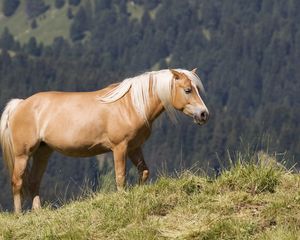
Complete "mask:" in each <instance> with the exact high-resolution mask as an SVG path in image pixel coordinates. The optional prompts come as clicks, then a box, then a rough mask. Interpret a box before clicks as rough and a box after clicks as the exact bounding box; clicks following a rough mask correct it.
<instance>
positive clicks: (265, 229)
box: [0, 153, 300, 239]
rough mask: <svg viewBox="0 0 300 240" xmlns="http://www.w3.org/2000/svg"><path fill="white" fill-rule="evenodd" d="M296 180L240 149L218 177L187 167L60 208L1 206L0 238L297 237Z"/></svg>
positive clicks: (299, 180)
mask: <svg viewBox="0 0 300 240" xmlns="http://www.w3.org/2000/svg"><path fill="white" fill-rule="evenodd" d="M107 182H110V181H107ZM299 186H300V177H299V175H298V174H295V173H291V172H290V171H287V170H286V169H285V168H284V167H283V166H282V165H280V164H278V163H277V162H276V161H275V159H274V158H272V157H270V156H268V155H266V154H261V153H260V154H255V155H254V156H253V157H252V158H251V160H247V161H244V157H243V156H241V155H240V156H238V158H237V161H236V162H235V163H234V164H232V166H231V167H230V168H229V169H227V170H225V171H223V172H222V174H221V176H220V177H219V178H217V179H212V178H209V177H207V176H198V175H195V174H193V173H191V172H188V171H187V172H184V173H182V174H180V175H178V176H177V177H173V178H171V177H168V176H161V177H160V178H159V179H158V180H157V181H156V182H155V183H153V184H149V185H145V186H135V187H129V189H128V190H126V191H124V192H114V191H111V190H105V191H103V190H102V191H101V190H100V191H99V192H97V193H91V194H90V195H89V196H88V197H85V198H84V199H81V200H77V201H73V202H70V203H66V204H65V205H64V206H63V207H61V208H59V209H56V210H53V209H51V206H48V207H45V208H43V209H42V210H40V211H37V212H26V213H24V214H22V215H14V214H11V213H1V214H0V239H299V236H300V188H299ZM105 189H110V188H109V187H106V188H105Z"/></svg>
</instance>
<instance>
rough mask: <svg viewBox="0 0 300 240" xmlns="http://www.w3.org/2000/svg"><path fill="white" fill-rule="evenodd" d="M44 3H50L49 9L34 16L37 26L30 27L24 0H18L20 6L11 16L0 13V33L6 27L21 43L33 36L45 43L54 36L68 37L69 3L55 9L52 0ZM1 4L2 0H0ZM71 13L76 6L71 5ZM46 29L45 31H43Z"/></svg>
mask: <svg viewBox="0 0 300 240" xmlns="http://www.w3.org/2000/svg"><path fill="white" fill-rule="evenodd" d="M45 3H47V4H49V5H50V9H49V10H48V11H47V12H46V13H44V14H42V15H41V16H39V17H37V18H36V21H37V28H35V29H32V28H31V20H29V19H28V17H27V16H26V12H25V1H20V6H19V7H18V9H17V11H16V12H15V13H14V15H13V16H11V17H5V16H3V14H2V13H0V35H1V33H2V32H3V30H4V28H5V27H7V28H8V29H9V31H10V32H11V33H12V34H13V35H14V37H15V38H16V40H18V41H20V42H21V43H22V44H24V43H26V42H28V40H29V39H30V38H31V37H35V38H36V39H37V41H38V42H39V43H41V42H42V43H43V44H45V45H50V44H52V42H53V40H54V38H55V37H58V36H61V37H64V38H65V39H69V29H70V25H71V20H70V19H68V17H67V9H68V8H69V5H68V4H67V3H66V4H65V5H64V7H63V8H61V9H56V8H55V7H54V1H50V0H47V1H45ZM0 6H2V0H0ZM71 8H72V9H73V13H74V14H75V13H76V10H77V9H78V7H73V6H72V7H71ZM45 29H46V31H45Z"/></svg>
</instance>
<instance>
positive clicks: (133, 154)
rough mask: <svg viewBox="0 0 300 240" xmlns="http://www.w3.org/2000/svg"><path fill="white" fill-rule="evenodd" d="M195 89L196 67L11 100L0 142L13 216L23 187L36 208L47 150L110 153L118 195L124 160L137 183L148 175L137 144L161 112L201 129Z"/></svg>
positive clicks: (204, 116)
mask: <svg viewBox="0 0 300 240" xmlns="http://www.w3.org/2000/svg"><path fill="white" fill-rule="evenodd" d="M202 91H204V88H203V85H202V82H201V80H200V78H199V77H198V75H197V74H196V69H194V70H192V71H189V70H185V69H164V70H159V71H151V72H146V73H144V74H141V75H138V76H136V77H132V78H127V79H125V80H123V81H122V82H120V83H115V84H112V85H110V86H108V87H106V88H104V89H101V90H97V91H92V92H53V91H52V92H39V93H36V94H34V95H32V96H30V97H28V98H27V99H12V100H10V101H9V102H8V103H7V105H6V107H5V109H4V111H3V114H2V116H1V122H0V141H1V145H2V153H3V155H2V156H3V158H4V161H5V163H6V165H7V168H8V170H9V173H10V177H11V185H12V193H13V201H14V210H15V212H16V213H20V212H21V211H22V204H21V203H22V202H21V200H22V196H23V194H22V192H23V189H25V188H27V189H28V191H29V193H30V195H31V200H32V209H33V210H35V209H39V208H40V207H41V201H40V194H39V189H40V183H41V180H42V176H43V174H44V172H45V170H46V167H47V162H48V159H49V157H50V155H51V153H52V152H53V151H58V152H60V153H62V154H64V155H67V156H71V157H90V156H95V155H98V154H102V153H106V152H109V151H112V152H113V158H114V170H115V181H116V185H117V190H123V189H124V187H125V174H126V158H127V157H129V158H130V160H131V161H132V163H133V164H134V165H135V166H136V167H137V170H138V174H139V182H140V183H141V184H143V183H144V182H145V181H146V180H147V179H148V176H149V169H148V167H147V165H146V163H145V160H144V156H143V152H142V145H143V144H144V142H145V141H146V140H147V139H148V138H149V136H150V134H151V129H152V123H153V121H154V120H155V119H156V118H157V117H158V116H159V115H160V114H161V113H162V112H163V111H166V112H167V114H168V115H169V116H170V118H171V119H172V120H174V121H176V118H177V117H176V116H177V115H176V112H177V110H179V111H181V112H183V113H184V114H186V115H187V116H189V117H191V118H193V120H194V122H195V123H196V124H199V125H202V124H204V123H206V122H207V120H208V117H209V112H208V109H207V107H206V106H205V104H204V102H203V100H202V98H201V96H200V92H202ZM31 158H32V164H31V167H30V170H27V169H28V166H29V159H31ZM26 172H28V173H27V174H26ZM26 176H27V177H26ZM25 178H26V179H28V180H27V181H25Z"/></svg>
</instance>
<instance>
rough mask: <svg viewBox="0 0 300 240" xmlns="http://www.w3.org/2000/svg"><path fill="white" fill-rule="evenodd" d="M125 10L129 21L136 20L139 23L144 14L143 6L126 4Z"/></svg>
mask: <svg viewBox="0 0 300 240" xmlns="http://www.w3.org/2000/svg"><path fill="white" fill-rule="evenodd" d="M127 10H128V12H129V13H130V14H131V15H130V18H131V19H137V20H138V21H140V20H141V19H142V17H143V14H144V8H143V6H140V5H138V4H133V3H132V2H128V3H127Z"/></svg>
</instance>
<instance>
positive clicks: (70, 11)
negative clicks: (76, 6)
mask: <svg viewBox="0 0 300 240" xmlns="http://www.w3.org/2000/svg"><path fill="white" fill-rule="evenodd" d="M67 17H68V19H72V18H73V17H74V15H73V11H72V8H68V10H67Z"/></svg>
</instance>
